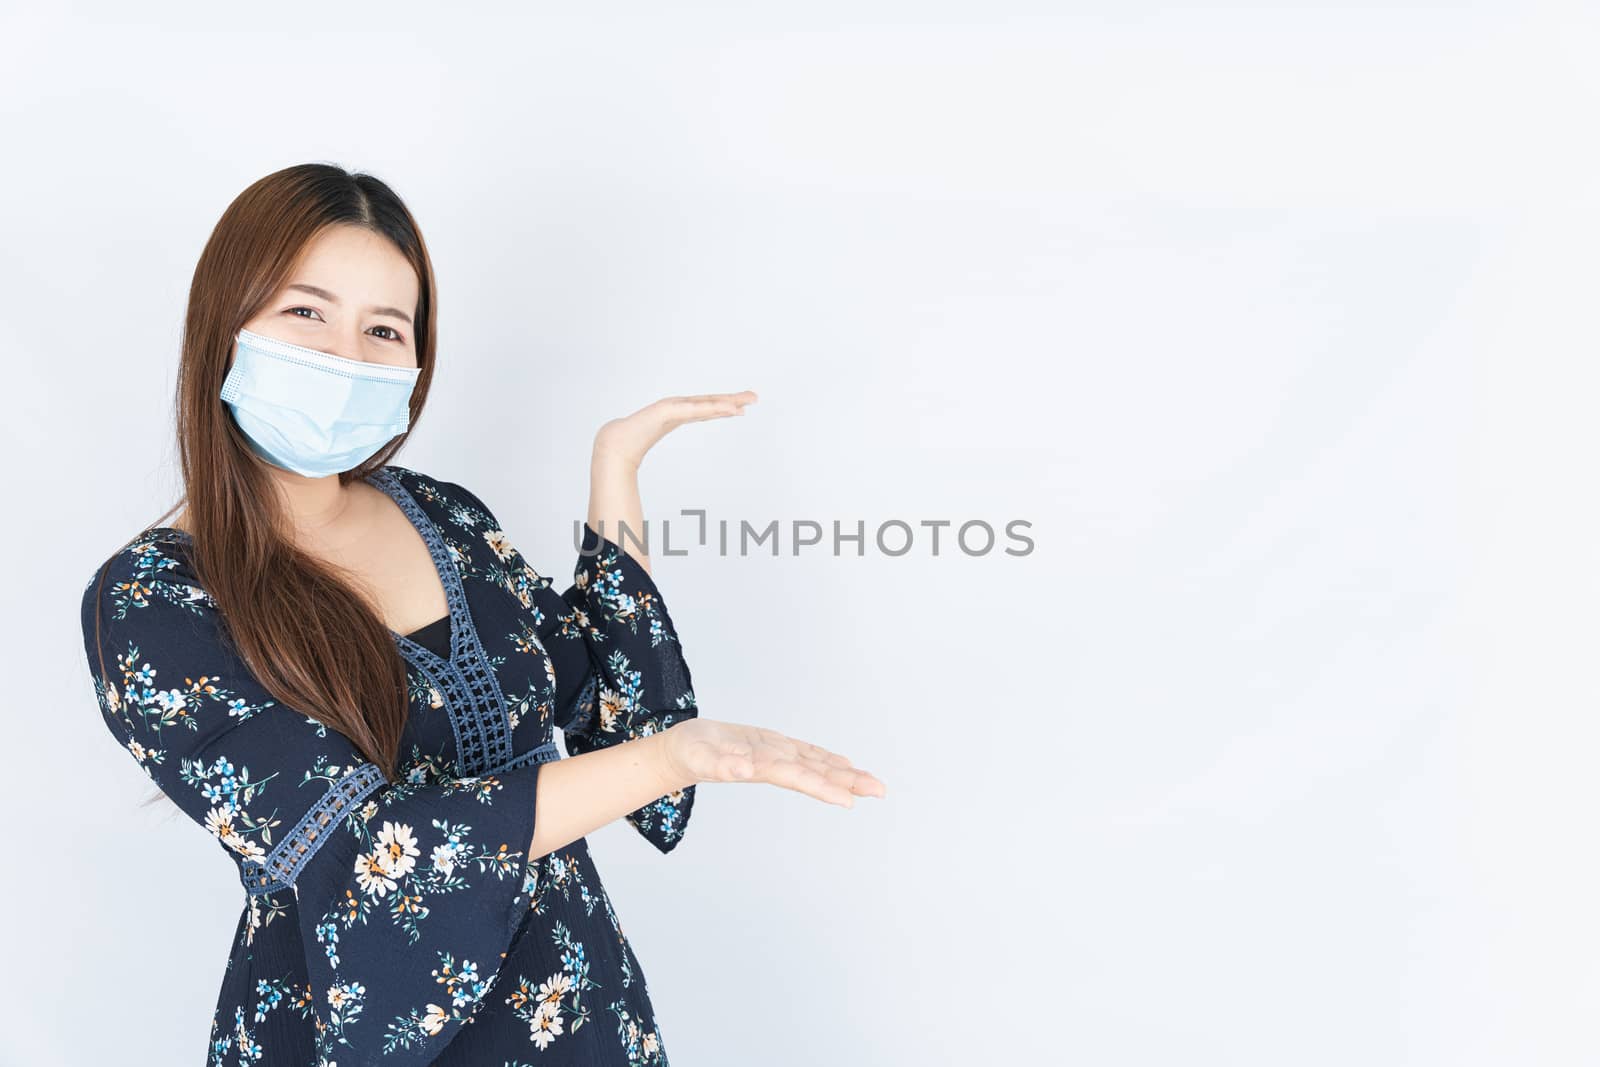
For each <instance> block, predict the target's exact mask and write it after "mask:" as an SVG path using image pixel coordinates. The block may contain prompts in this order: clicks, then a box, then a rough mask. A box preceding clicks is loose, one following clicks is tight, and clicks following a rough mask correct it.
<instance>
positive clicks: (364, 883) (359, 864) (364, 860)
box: [356, 852, 394, 897]
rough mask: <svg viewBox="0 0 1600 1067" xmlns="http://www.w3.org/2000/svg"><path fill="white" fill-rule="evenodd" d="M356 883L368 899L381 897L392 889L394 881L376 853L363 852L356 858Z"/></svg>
mask: <svg viewBox="0 0 1600 1067" xmlns="http://www.w3.org/2000/svg"><path fill="white" fill-rule="evenodd" d="M356 882H357V883H358V884H359V885H360V886H361V888H362V890H363V891H365V892H366V894H367V896H369V897H381V896H383V895H384V894H385V893H387V892H389V891H390V890H391V889H393V888H394V879H393V878H390V877H389V872H388V871H387V870H385V869H384V866H383V861H382V860H381V859H379V857H378V853H376V852H363V853H361V855H359V856H357V857H356Z"/></svg>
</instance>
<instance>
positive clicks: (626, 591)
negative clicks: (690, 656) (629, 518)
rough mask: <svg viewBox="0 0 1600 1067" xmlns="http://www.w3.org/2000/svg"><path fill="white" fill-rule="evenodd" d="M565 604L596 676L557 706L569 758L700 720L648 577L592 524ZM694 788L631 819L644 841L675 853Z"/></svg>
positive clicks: (668, 619) (672, 629)
mask: <svg viewBox="0 0 1600 1067" xmlns="http://www.w3.org/2000/svg"><path fill="white" fill-rule="evenodd" d="M561 599H562V600H563V601H564V602H565V604H566V606H567V609H568V611H569V612H570V619H569V624H570V625H572V626H574V627H576V629H577V630H578V631H579V633H580V634H581V635H582V637H583V642H584V647H585V648H586V649H587V651H588V654H589V662H590V667H591V670H590V674H589V677H588V679H587V680H586V681H585V683H584V685H583V686H582V688H581V689H579V690H578V693H577V696H576V698H575V699H574V700H573V701H572V703H571V704H570V705H568V706H565V707H562V708H558V709H557V713H556V724H557V725H558V726H560V727H561V730H562V735H563V737H564V738H565V740H566V745H567V751H568V753H570V754H574V755H576V754H581V753H584V752H591V751H594V750H595V749H599V748H605V747H607V746H609V745H615V744H619V743H621V742H623V741H630V740H633V739H634V738H638V737H648V736H649V735H651V734H653V733H656V732H657V731H659V730H665V729H666V728H667V727H669V726H672V725H674V724H676V723H680V722H684V721H686V720H688V719H692V718H695V717H696V716H697V715H699V709H698V707H697V705H696V703H695V696H694V685H693V679H692V677H691V676H690V673H689V664H688V663H687V662H686V661H685V659H684V655H683V643H682V641H680V640H679V638H678V630H677V627H676V626H674V625H673V622H672V616H671V615H670V614H669V613H668V612H667V604H666V601H665V600H664V599H663V598H662V595H661V590H660V589H658V588H657V587H656V584H655V582H654V580H652V579H651V577H650V574H649V572H647V571H646V570H645V569H644V568H643V567H641V566H640V565H639V561H638V560H636V559H634V558H633V557H632V556H630V555H628V553H627V552H626V551H625V550H624V549H623V548H622V547H621V546H620V545H618V544H617V543H616V542H614V541H612V540H611V539H609V538H606V537H602V536H601V535H600V534H599V533H597V532H596V531H595V530H594V528H593V527H591V526H590V525H589V524H588V523H585V524H584V527H583V542H582V547H581V548H580V550H579V553H578V562H577V565H576V567H574V569H573V584H572V586H571V587H570V588H568V589H567V590H566V591H565V592H564V593H562V594H561ZM694 796H695V787H694V786H693V785H690V786H687V787H686V788H684V789H681V790H678V791H676V792H673V793H669V794H667V795H666V796H663V797H660V798H659V799H657V800H654V801H652V802H651V803H649V804H646V805H644V806H643V807H641V808H638V809H636V810H634V811H632V812H629V813H628V815H627V820H628V822H629V823H630V824H632V826H633V828H634V829H635V830H637V831H638V832H639V833H640V834H641V835H642V836H643V837H644V838H645V840H647V841H649V842H650V843H651V844H652V845H654V846H655V847H656V848H657V849H659V850H660V851H661V852H663V853H666V852H671V851H672V849H673V847H674V846H675V845H677V843H678V842H679V841H680V840H682V838H683V833H684V829H685V827H686V826H687V825H688V822H689V814H690V811H691V810H692V809H693V807H694Z"/></svg>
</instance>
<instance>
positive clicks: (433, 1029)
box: [422, 1004, 450, 1037]
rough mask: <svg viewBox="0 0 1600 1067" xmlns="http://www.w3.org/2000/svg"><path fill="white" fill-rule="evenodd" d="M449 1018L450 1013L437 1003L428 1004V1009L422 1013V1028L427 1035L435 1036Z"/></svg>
mask: <svg viewBox="0 0 1600 1067" xmlns="http://www.w3.org/2000/svg"><path fill="white" fill-rule="evenodd" d="M449 1019H450V1013H449V1012H447V1011H445V1010H444V1009H443V1008H441V1007H439V1005H437V1004H429V1005H428V1010H427V1011H425V1012H423V1015H422V1029H423V1032H425V1033H426V1034H427V1035H428V1036H429V1037H437V1036H438V1034H439V1031H440V1030H443V1029H444V1024H445V1023H446V1022H448V1021H449Z"/></svg>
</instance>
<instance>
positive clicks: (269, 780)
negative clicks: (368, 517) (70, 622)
mask: <svg viewBox="0 0 1600 1067" xmlns="http://www.w3.org/2000/svg"><path fill="white" fill-rule="evenodd" d="M367 480H368V481H369V482H371V484H373V485H375V486H376V487H378V488H380V489H382V490H383V491H384V492H386V493H387V494H388V495H389V496H390V497H391V498H392V499H393V500H394V501H395V502H396V503H397V504H398V505H399V506H400V507H401V509H402V510H403V511H404V512H405V514H406V516H407V517H408V518H409V519H410V520H411V522H412V524H413V525H414V526H415V527H416V529H417V531H418V533H419V534H421V536H422V538H423V540H424V541H425V542H426V544H427V546H428V551H429V553H430V555H431V556H432V558H433V561H434V565H435V568H436V569H437V570H438V573H439V576H440V579H441V580H442V581H443V583H444V587H445V593H446V599H447V601H448V603H449V615H448V619H449V646H448V655H441V654H440V653H439V652H436V651H434V650H432V649H430V648H429V647H427V646H426V645H425V644H421V643H418V642H416V641H413V640H411V638H410V637H409V636H406V635H402V634H394V635H393V636H394V639H395V643H396V646H397V648H398V651H399V653H400V655H401V657H402V658H403V659H404V661H405V663H406V668H407V675H408V679H409V693H410V712H409V717H408V720H407V723H406V726H405V731H404V734H403V737H402V744H401V750H400V761H399V770H398V772H397V775H396V780H394V781H388V780H386V779H385V777H384V775H383V772H382V771H381V770H380V768H379V767H378V766H377V765H376V764H373V763H370V762H368V761H367V760H366V759H365V758H363V757H362V755H361V754H360V753H359V752H358V750H357V749H356V748H355V747H354V746H353V745H351V743H350V742H349V741H348V739H346V738H345V737H344V735H342V734H340V733H338V732H337V731H335V730H333V729H331V728H329V727H327V726H326V725H325V724H323V723H321V722H319V721H318V720H317V719H316V718H314V717H312V716H311V715H308V714H305V713H304V712H302V711H300V710H298V709H295V708H292V707H287V706H285V705H283V704H280V703H278V702H276V701H274V700H273V699H272V698H271V697H270V696H269V695H268V693H267V692H266V690H265V689H264V688H263V687H262V686H261V685H260V684H259V683H258V682H257V681H256V680H255V678H254V677H252V676H251V674H250V673H249V672H248V671H247V670H246V669H245V667H244V665H243V663H242V661H241V659H240V657H239V654H238V653H237V652H236V651H235V650H234V649H233V647H232V646H231V645H230V643H229V641H228V640H227V634H226V628H225V627H224V626H223V625H222V619H221V617H220V615H219V612H218V609H217V604H216V602H215V601H214V600H213V599H212V598H211V597H210V596H209V595H208V594H207V592H206V590H205V589H203V588H202V587H201V585H200V583H199V582H198V580H197V579H196V577H195V574H194V572H193V570H192V569H191V567H190V565H189V562H188V557H187V554H186V548H187V547H188V545H189V535H188V534H187V533H185V532H184V531H181V530H178V529H176V528H173V527H159V526H158V527H152V528H149V529H147V530H144V531H142V532H141V533H140V534H139V535H138V536H137V537H135V538H134V539H133V540H132V541H130V542H128V543H127V544H125V545H124V546H123V547H122V548H120V549H119V550H118V551H117V552H116V553H114V554H113V555H112V556H111V557H110V558H109V559H108V560H107V561H105V563H104V564H103V565H102V567H101V568H97V570H96V572H95V574H94V576H93V577H92V578H91V579H90V581H89V583H88V585H87V587H86V588H85V590H84V596H83V607H82V618H83V630H84V641H85V651H86V653H87V655H88V661H89V669H90V673H91V675H92V677H93V679H94V688H95V694H96V697H97V698H98V701H99V706H100V711H101V714H102V716H103V718H104V721H105V724H106V726H107V727H109V728H110V731H111V733H112V735H113V736H114V737H115V738H116V741H117V743H118V744H119V745H121V746H122V748H123V749H124V751H126V752H127V754H128V755H129V756H130V757H131V758H132V759H133V760H134V761H135V762H136V763H137V764H138V765H139V766H140V767H141V768H142V769H143V771H144V773H145V774H146V775H148V776H149V777H150V779H151V780H153V781H154V782H155V783H156V785H158V786H159V787H160V788H161V790H162V791H163V792H164V793H165V794H166V795H167V796H168V797H169V798H170V799H171V800H172V801H173V802H174V803H176V805H177V806H178V807H179V808H180V809H182V810H183V812H184V813H185V814H186V815H188V816H189V818H190V819H192V820H193V821H194V822H195V823H196V824H197V825H198V826H200V827H202V828H203V829H204V830H205V832H207V833H209V834H210V835H211V836H212V837H213V838H215V839H216V842H217V847H218V848H220V849H221V850H222V852H223V854H224V855H226V856H227V857H228V859H229V861H230V862H232V863H234V864H235V865H236V866H237V868H238V871H239V878H240V882H241V884H242V886H243V905H242V910H241V914H240V916H239V923H238V928H237V932H236V935H235V937H234V939H233V943H232V949H231V953H230V955H229V957H228V961H227V966H226V969H225V971H224V972H223V976H222V984H221V990H220V993H219V995H218V999H217V1004H216V1014H215V1016H214V1018H213V1020H212V1026H211V1035H210V1041H209V1046H208V1052H207V1064H208V1067H223V1065H229V1067H231V1065H235V1064H241V1065H242V1064H256V1065H266V1067H365V1065H368V1064H376V1063H378V1062H379V1060H380V1058H381V1060H382V1062H383V1063H384V1064H386V1065H390V1067H411V1065H422V1064H434V1065H436V1067H456V1065H466V1064H472V1065H474V1067H477V1065H485V1064H487V1065H492V1067H531V1065H567V1064H619V1065H620V1064H630V1065H634V1064H649V1065H664V1064H666V1063H667V1056H666V1051H665V1048H664V1047H663V1044H662V1039H661V1033H660V1030H659V1028H658V1026H657V1025H656V1021H655V1017H654V1013H653V1011H652V1009H651V1005H650V997H649V991H648V987H647V985H646V982H645V976H644V971H643V969H642V968H641V967H640V964H639V960H638V959H637V958H636V957H635V955H634V953H633V949H632V947H631V946H630V945H629V943H628V939H627V938H626V937H625V936H624V935H623V928H622V923H621V921H620V920H619V919H618V917H617V913H616V911H615V909H614V908H613V906H612V902H611V900H610V899H609V898H608V897H607V895H606V892H605V889H604V887H603V886H602V885H601V882H600V875H599V873H598V872H597V871H596V869H595V865H594V862H593V860H592V859H591V857H590V854H589V849H588V846H587V844H586V842H585V840H584V839H583V838H579V839H578V840H576V841H574V842H572V843H571V844H569V845H566V846H564V847H562V848H559V849H556V850H555V851H554V852H552V853H550V854H549V855H545V856H539V857H534V858H530V857H529V856H528V852H529V846H530V844H531V842H532V839H533V829H534V820H535V816H536V814H537V813H536V812H535V810H534V799H535V784H536V782H537V781H538V776H539V771H540V768H541V767H542V766H543V765H544V764H545V763H546V762H548V761H550V760H554V759H559V758H561V753H560V751H559V750H558V749H557V747H556V745H555V743H554V741H553V740H552V737H553V730H555V729H557V728H559V729H560V730H561V731H562V737H563V740H564V742H565V747H566V750H567V754H568V755H577V754H579V753H582V752H587V751H591V750H594V749H598V748H601V747H604V746H607V745H614V744H618V743H621V742H623V741H627V740H629V739H632V738H637V737H642V736H645V735H648V734H651V733H654V732H656V731H658V730H662V729H665V728H667V727H669V726H671V725H672V724H674V723H677V722H681V721H683V720H685V719H689V718H692V717H694V716H695V715H696V714H697V710H696V705H695V698H694V692H693V689H692V686H691V679H690V674H689V668H688V666H687V664H686V663H685V662H684V658H683V649H682V645H681V643H680V642H679V639H678V635H677V631H676V629H675V628H674V626H673V624H672V619H671V617H670V616H669V615H668V614H667V607H666V604H665V603H664V602H663V600H662V597H661V593H660V591H659V590H658V589H657V588H656V586H655V584H654V582H653V581H652V580H651V578H650V576H649V574H648V573H646V571H645V570H644V569H643V568H642V567H640V566H639V564H638V562H637V561H636V560H634V559H633V558H632V557H630V556H628V555H627V553H626V552H624V551H623V550H622V548H621V547H620V546H619V545H617V544H616V543H615V542H613V541H611V540H609V539H606V538H602V537H600V536H599V535H598V534H597V533H596V532H595V531H594V530H593V529H592V528H590V527H589V526H587V525H585V527H584V535H583V546H582V549H581V551H580V553H579V557H578V562H577V566H576V568H575V572H574V577H575V583H574V584H573V585H572V587H571V588H569V589H567V590H566V591H565V592H558V591H557V590H556V589H555V587H554V586H553V585H552V584H551V582H550V579H548V578H545V577H542V576H541V575H539V574H538V573H536V572H535V571H534V570H533V568H532V567H530V566H529V565H528V563H527V562H526V561H525V560H524V559H523V558H522V556H521V555H520V554H519V553H518V552H517V550H516V549H515V548H514V547H513V546H512V544H511V542H510V541H509V539H508V538H507V536H506V534H505V532H504V531H503V530H501V528H500V524H499V522H498V521H496V519H495V517H494V515H493V514H492V513H491V512H490V511H489V509H488V508H487V507H486V506H485V505H484V504H483V502H482V501H480V500H479V499H478V498H477V497H476V496H474V495H473V494H472V493H470V492H468V491H467V490H466V489H464V488H462V487H461V486H459V485H456V484H454V483H451V482H446V481H441V480H436V479H434V478H431V477H429V476H428V475H425V474H422V473H420V472H418V471H415V470H411V469H409V468H406V467H401V466H396V465H393V464H391V465H388V466H385V467H382V468H380V469H379V470H377V471H375V472H373V473H371V474H369V475H368V476H367ZM102 571H104V582H103V584H102V582H101V576H102V573H101V572H102ZM418 633H419V634H420V631H419V632H418ZM102 657H103V660H102ZM102 662H103V663H104V668H103V671H102V666H101V664H102ZM693 804H694V787H693V786H690V787H688V788H686V789H683V790H681V791H679V792H675V793H671V794H668V795H666V796H663V797H660V798H659V799H657V800H655V801H653V802H652V803H650V804H647V805H645V806H644V807H641V808H639V809H638V810H636V811H633V812H631V813H630V814H629V815H628V816H627V821H628V822H629V823H630V824H631V825H632V826H633V827H634V829H635V830H637V831H638V832H639V834H640V835H642V836H643V837H644V838H645V839H646V840H647V841H649V842H650V844H652V845H654V846H655V847H656V848H657V849H658V850H660V851H661V852H663V853H666V852H669V851H671V850H672V848H673V847H674V846H676V845H677V843H678V842H679V841H680V840H681V839H682V836H683V832H684V827H685V825H686V823H687V822H688V819H689V813H690V811H691V809H692V807H693ZM197 1051H198V1050H197Z"/></svg>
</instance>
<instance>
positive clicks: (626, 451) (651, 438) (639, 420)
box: [594, 389, 756, 470]
mask: <svg viewBox="0 0 1600 1067" xmlns="http://www.w3.org/2000/svg"><path fill="white" fill-rule="evenodd" d="M755 400H756V394H755V393H754V392H753V391H751V390H749V389H746V390H744V391H742V392H738V393H704V394H701V395H698V396H668V397H662V398H661V399H660V400H657V401H655V402H654V403H651V404H646V405H645V406H644V407H642V408H640V409H639V410H638V411H635V412H634V413H633V414H632V415H624V416H622V417H621V418H617V419H612V420H611V421H610V422H607V423H605V424H604V425H603V426H601V427H600V429H599V430H598V431H597V432H596V433H595V437H594V454H595V456H596V458H600V459H606V460H611V461H615V462H619V463H622V464H625V465H626V466H629V467H631V468H633V469H634V470H637V469H638V467H639V464H640V463H641V462H643V460H644V454H645V453H646V452H648V451H650V449H651V448H652V447H653V446H654V445H655V443H656V442H657V441H659V440H661V439H662V438H663V437H665V436H666V435H667V434H669V433H671V432H672V431H673V430H675V429H677V428H678V427H679V426H682V425H684V424H685V423H690V422H702V421H704V420H706V419H720V418H724V417H726V416H728V415H743V414H744V406H745V405H746V404H752V403H754V402H755Z"/></svg>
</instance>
